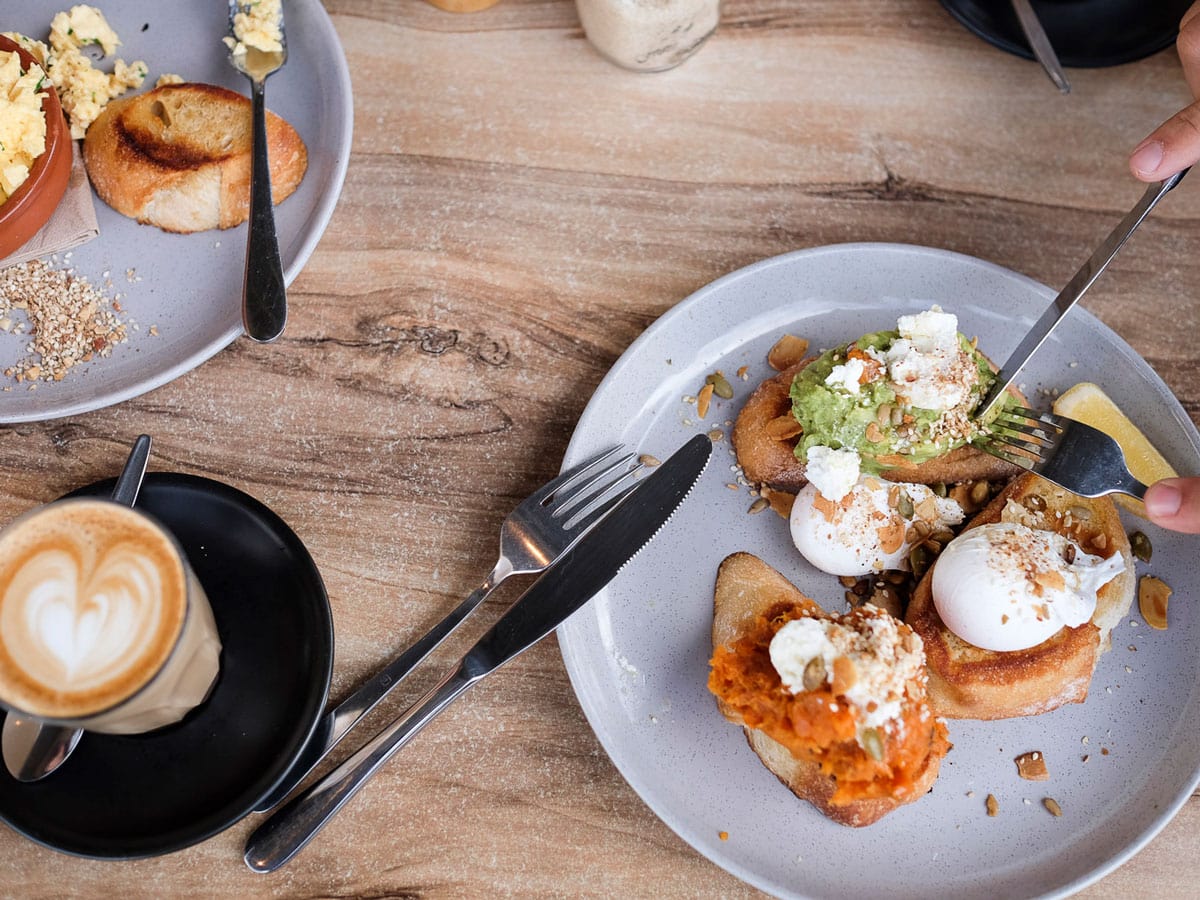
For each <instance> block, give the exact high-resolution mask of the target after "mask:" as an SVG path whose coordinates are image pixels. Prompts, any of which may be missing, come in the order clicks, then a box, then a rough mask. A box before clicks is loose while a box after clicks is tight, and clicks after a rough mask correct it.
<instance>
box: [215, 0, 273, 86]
mask: <svg viewBox="0 0 1200 900" xmlns="http://www.w3.org/2000/svg"><path fill="white" fill-rule="evenodd" d="M282 2H283V0H250V2H247V3H243V8H244V11H243V12H239V13H237V14H236V15H234V17H233V34H234V36H235V37H236V38H237V40H236V41H235V40H234V39H233V38H223V40H224V41H225V45H226V46H227V47H229V49H230V50H232V51H233V62H234V65H236V66H237V67H238V68H239V69H242V70H243V71H245V70H246V53H247V51H249V50H257V51H259V52H260V53H265V54H277V53H282V52H283V29H282V28H281V23H282V22H283V5H282Z"/></svg>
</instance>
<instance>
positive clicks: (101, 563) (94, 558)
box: [0, 500, 187, 718]
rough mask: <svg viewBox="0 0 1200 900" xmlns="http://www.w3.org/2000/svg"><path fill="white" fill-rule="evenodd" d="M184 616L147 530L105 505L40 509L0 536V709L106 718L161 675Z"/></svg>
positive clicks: (159, 540)
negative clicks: (2, 705) (107, 712)
mask: <svg viewBox="0 0 1200 900" xmlns="http://www.w3.org/2000/svg"><path fill="white" fill-rule="evenodd" d="M186 606H187V588H186V577H185V574H184V568H183V563H182V561H181V560H180V557H179V554H178V551H177V550H176V548H175V546H174V544H173V543H172V541H171V540H170V539H169V538H168V537H167V536H166V535H165V534H164V533H163V532H162V531H161V530H159V528H158V527H156V526H155V525H154V524H153V523H152V522H151V521H150V520H148V519H147V518H145V517H144V516H142V515H140V514H138V513H135V512H133V511H132V510H130V509H128V508H126V507H123V506H120V505H118V504H116V503H111V502H108V501H103V500H70V501H60V502H58V503H54V504H51V505H49V506H46V507H43V508H41V509H40V510H37V511H35V512H33V513H31V514H29V515H27V516H25V517H23V518H21V519H19V520H18V521H17V522H14V523H13V524H12V525H10V526H9V527H8V528H7V529H6V530H5V531H4V532H3V533H2V534H0V698H3V699H4V700H5V701H6V702H7V703H9V704H11V705H13V706H15V707H17V708H18V709H21V710H23V711H25V712H28V713H32V714H34V715H41V716H47V717H51V718H73V717H79V716H85V715H89V714H91V713H95V712H98V711H100V710H104V709H107V708H109V707H111V706H114V705H116V704H117V703H120V702H121V701H122V700H124V699H125V698H127V697H128V696H130V695H131V694H133V693H135V692H136V691H137V690H138V689H139V688H141V687H142V686H144V685H145V684H146V683H147V682H148V681H149V680H150V679H151V678H152V677H153V676H154V674H155V673H156V672H157V671H158V670H159V669H160V668H161V667H162V665H163V663H164V662H165V661H166V659H167V657H168V656H169V655H170V654H171V650H172V648H173V646H174V644H175V641H176V639H177V637H178V635H179V633H180V630H181V628H182V626H183V621H184V616H185V613H186Z"/></svg>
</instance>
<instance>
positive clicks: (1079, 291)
mask: <svg viewBox="0 0 1200 900" xmlns="http://www.w3.org/2000/svg"><path fill="white" fill-rule="evenodd" d="M1187 173H1188V169H1184V170H1183V171H1182V172H1178V173H1176V174H1175V175H1172V176H1171V177H1170V178H1168V179H1166V180H1165V181H1159V182H1155V183H1154V184H1151V185H1150V186H1149V187H1147V188H1146V191H1145V193H1143V194H1142V197H1141V199H1140V200H1138V202H1137V203H1136V204H1134V207H1133V209H1131V210H1130V211H1129V212H1128V213H1126V214H1125V218H1123V219H1122V220H1121V221H1120V222H1119V223H1118V224H1117V227H1116V228H1114V229H1113V230H1112V233H1110V234H1109V236H1108V237H1106V238H1105V239H1104V242H1103V243H1102V244H1100V246H1099V247H1097V248H1096V251H1095V252H1094V253H1093V254H1092V255H1091V256H1090V257H1088V260H1087V262H1085V263H1084V264H1083V266H1082V267H1080V269H1079V271H1078V272H1076V273H1075V274H1074V275H1073V276H1072V277H1071V280H1070V281H1068V282H1067V286H1066V287H1064V288H1063V289H1062V290H1061V291H1059V292H1058V296H1057V297H1055V298H1054V302H1053V303H1051V304H1050V306H1049V307H1048V308H1047V309H1046V311H1045V312H1044V313H1042V315H1041V318H1039V319H1038V320H1037V321H1036V322H1034V323H1033V327H1032V328H1031V329H1030V330H1029V333H1028V334H1026V335H1025V337H1024V339H1023V340H1022V341H1021V343H1020V344H1018V345H1017V349H1016V350H1014V351H1013V352H1012V354H1011V355H1010V356H1009V357H1008V361H1007V362H1005V363H1004V365H1003V366H1002V367H1001V368H1000V371H999V373H998V374H997V375H996V384H995V386H994V387H993V388H992V390H991V392H990V393H989V394H988V396H987V398H986V399H985V400H984V402H983V404H982V406H980V408H979V413H978V414H977V418H978V419H979V420H980V421H982V422H985V423H986V422H987V421H988V420H989V419H990V417H991V416H992V415H994V414H995V413H996V411H997V409H998V407H999V405H1000V401H1001V398H1003V397H1004V394H1005V392H1006V391H1007V390H1008V388H1009V385H1011V384H1012V383H1013V382H1014V381H1016V379H1017V376H1018V375H1019V374H1021V369H1023V368H1024V367H1025V364H1026V363H1027V362H1029V359H1030V357H1032V356H1033V354H1034V353H1036V352H1037V350H1038V348H1039V347H1041V346H1042V344H1043V343H1044V342H1045V340H1046V338H1047V337H1049V336H1050V332H1051V331H1053V330H1054V327H1055V326H1056V325H1057V324H1058V323H1059V322H1061V321H1062V318H1063V316H1065V315H1066V314H1067V313H1068V312H1070V310H1071V307H1073V306H1074V305H1075V303H1076V302H1077V301H1078V300H1079V298H1080V297H1082V296H1083V295H1084V293H1085V292H1086V291H1087V289H1088V288H1090V287H1091V286H1092V285H1093V284H1095V282H1096V279H1097V278H1099V277H1100V275H1101V273H1102V272H1103V271H1104V270H1105V269H1106V268H1107V267H1108V264H1109V263H1110V262H1112V260H1113V257H1115V256H1116V255H1117V253H1118V252H1119V251H1120V249H1121V248H1122V247H1123V246H1125V242H1126V241H1127V240H1129V236H1130V235H1132V234H1133V233H1134V231H1136V230H1137V227H1138V226H1139V225H1141V224H1142V222H1143V221H1144V220H1145V218H1146V216H1148V215H1149V214H1150V210H1152V209H1154V207H1155V206H1157V205H1158V201H1160V200H1161V199H1162V198H1163V197H1165V196H1166V195H1167V193H1168V192H1169V191H1171V190H1173V189H1174V187H1175V186H1176V185H1177V184H1179V182H1180V181H1182V180H1183V176H1184V175H1186V174H1187Z"/></svg>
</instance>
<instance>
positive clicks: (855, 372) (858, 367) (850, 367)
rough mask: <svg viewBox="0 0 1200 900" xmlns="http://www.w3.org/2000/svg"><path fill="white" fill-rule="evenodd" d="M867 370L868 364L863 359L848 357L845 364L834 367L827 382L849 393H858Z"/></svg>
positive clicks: (832, 386)
mask: <svg viewBox="0 0 1200 900" xmlns="http://www.w3.org/2000/svg"><path fill="white" fill-rule="evenodd" d="M865 370H866V365H865V364H864V363H863V361H862V360H861V359H848V360H846V362H845V364H844V365H840V366H834V367H833V369H832V370H831V371H830V373H829V374H828V375H827V376H826V377H825V384H826V385H827V386H828V387H831V388H835V389H840V390H843V391H845V392H846V393H847V394H857V393H858V388H859V386H860V385H861V384H862V376H863V372H864V371H865Z"/></svg>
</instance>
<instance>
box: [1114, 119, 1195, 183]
mask: <svg viewBox="0 0 1200 900" xmlns="http://www.w3.org/2000/svg"><path fill="white" fill-rule="evenodd" d="M1197 161H1200V101H1197V102H1195V103H1193V104H1192V105H1191V106H1188V107H1185V108H1184V109H1181V110H1180V111H1179V112H1177V113H1175V115H1173V116H1171V118H1169V119H1167V121H1165V122H1163V123H1162V124H1161V125H1159V126H1158V128H1156V129H1155V130H1154V132H1153V133H1152V134H1151V135H1150V136H1149V137H1147V138H1146V139H1145V140H1144V141H1142V142H1141V143H1140V144H1138V145H1137V148H1136V149H1135V150H1134V151H1133V153H1132V154H1130V157H1129V169H1130V171H1131V172H1133V174H1134V176H1135V177H1137V178H1138V179H1140V180H1142V181H1161V180H1163V179H1165V178H1170V177H1171V176H1172V175H1174V174H1175V173H1176V172H1179V171H1181V170H1183V169H1186V168H1187V167H1188V166H1190V165H1193V164H1194V163H1196V162H1197Z"/></svg>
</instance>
